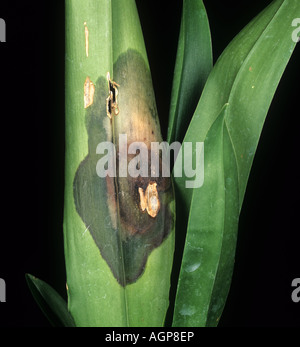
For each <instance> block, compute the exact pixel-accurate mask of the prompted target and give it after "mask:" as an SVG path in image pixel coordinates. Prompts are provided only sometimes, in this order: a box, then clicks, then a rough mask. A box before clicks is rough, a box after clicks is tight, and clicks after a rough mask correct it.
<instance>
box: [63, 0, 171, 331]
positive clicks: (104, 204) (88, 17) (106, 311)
mask: <svg viewBox="0 0 300 347" xmlns="http://www.w3.org/2000/svg"><path fill="white" fill-rule="evenodd" d="M87 42H88V44H87ZM87 48H88V50H87ZM87 51H88V54H87ZM107 72H109V73H110V78H111V81H110V82H108V80H107ZM112 81H115V83H117V85H114V86H115V87H116V88H117V90H118V95H117V104H118V108H113V107H112V106H111V107H110V110H111V112H112V114H111V119H110V118H109V117H108V115H107V108H108V109H109V107H107V98H108V97H109V95H110V94H109V93H110V89H111V88H113V87H110V86H109V85H110V84H113V82H112ZM115 87H114V88H115ZM93 91H94V94H92V93H91V92H93ZM89 93H91V94H89ZM115 93H116V90H115ZM87 95H88V96H89V97H87ZM84 100H85V101H86V107H85V108H84ZM114 110H118V111H119V113H118V115H116V114H114V113H113V112H114ZM119 135H121V136H123V137H124V136H125V135H126V136H127V138H126V141H127V144H126V143H125V142H124V141H123V140H122V138H120V137H119ZM153 141H158V142H161V141H162V138H161V132H160V126H159V120H158V116H157V110H156V105H155V99H154V92H153V87H152V81H151V75H150V70H149V64H148V61H147V55H146V50H145V46H144V42H143V36H142V32H141V27H140V23H139V18H138V13H137V9H136V5H135V1H134V0H127V1H126V2H125V1H123V0H112V1H108V0H90V1H88V2H86V1H82V0H73V1H70V0H68V1H66V179H65V211H64V213H65V214H64V236H65V257H66V269H67V283H68V305H69V309H70V312H71V313H72V316H73V317H74V320H75V322H76V325H77V326H162V325H163V322H164V318H165V315H166V310H167V308H168V295H169V287H170V273H171V267H172V259H173V249H174V230H173V229H174V197H173V186H172V182H171V180H170V179H164V178H162V177H157V178H156V177H153V178H152V177H147V178H140V177H138V178H134V177H132V176H130V175H129V174H128V173H127V172H125V177H122V176H123V175H120V174H119V168H120V166H121V161H120V158H121V154H122V153H123V152H124V151H125V155H124V156H123V158H125V159H126V160H128V163H129V164H130V163H131V159H133V157H134V155H132V154H130V155H127V150H128V146H129V145H130V144H131V143H133V142H143V143H145V146H146V148H147V149H146V153H147V154H148V153H149V148H150V147H149V146H150V143H151V142H153ZM105 144H108V145H109V144H113V145H114V146H113V147H111V146H110V147H109V148H105ZM103 145H104V146H103ZM103 148H105V150H104V151H103ZM114 148H115V150H116V158H117V159H116V163H115V162H113V164H112V166H110V168H111V169H112V171H114V170H115V169H116V174H117V175H116V177H108V176H107V177H100V176H101V175H100V174H99V170H100V171H101V169H103V168H104V169H105V167H106V164H108V163H107V161H108V159H114V154H113V153H114ZM109 151H110V152H109ZM148 158H150V157H148ZM104 164H105V165H104ZM108 165H110V164H108ZM146 165H147V169H148V165H149V163H148V161H147V162H146ZM133 166H134V165H133ZM136 166H137V165H135V168H136ZM102 172H103V170H102ZM153 182H155V184H156V187H157V188H153V187H154V183H153ZM149 186H150V187H152V188H151V189H154V191H155V189H156V190H157V192H156V193H157V196H156V197H157V199H158V200H159V202H160V208H159V210H158V211H156V212H157V214H156V215H150V214H149V209H144V210H142V207H141V204H142V197H143V194H146V191H147V192H149V189H150V188H149V189H148V187H149ZM147 189H148V190H147ZM146 195H147V194H146ZM150 195H151V194H150ZM149 206H150V205H149V203H148V205H147V208H148V207H149ZM158 287H159V288H160V289H159V291H158V290H157V288H158Z"/></svg>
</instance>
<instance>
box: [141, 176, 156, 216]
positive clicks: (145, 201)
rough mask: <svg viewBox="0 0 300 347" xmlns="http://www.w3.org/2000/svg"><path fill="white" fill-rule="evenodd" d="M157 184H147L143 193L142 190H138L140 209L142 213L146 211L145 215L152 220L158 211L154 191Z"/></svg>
mask: <svg viewBox="0 0 300 347" xmlns="http://www.w3.org/2000/svg"><path fill="white" fill-rule="evenodd" d="M156 186H157V183H156V182H154V183H149V184H148V186H147V189H146V191H145V193H144V191H143V189H142V188H139V195H140V208H141V210H142V211H145V210H147V213H148V214H149V216H151V217H152V218H155V217H156V216H157V214H158V212H159V209H160V202H159V196H158V192H157V189H156Z"/></svg>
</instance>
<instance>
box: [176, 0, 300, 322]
mask: <svg viewBox="0 0 300 347" xmlns="http://www.w3.org/2000/svg"><path fill="white" fill-rule="evenodd" d="M298 13H299V14H300V4H299V2H296V1H294V0H291V1H282V0H278V1H273V2H272V3H271V4H270V5H269V6H268V7H267V8H266V9H265V10H264V11H262V12H261V13H260V14H259V15H258V16H257V17H256V18H254V19H253V21H251V22H250V23H249V24H248V25H247V26H246V27H245V28H244V29H243V30H242V31H241V32H240V33H239V34H238V35H237V36H236V38H235V39H234V40H233V41H232V42H231V43H230V44H229V45H228V47H227V48H226V49H225V51H224V52H223V54H222V55H221V57H220V58H219V60H218V62H217V63H216V65H215V67H214V69H213V70H212V72H211V74H210V76H209V78H208V81H207V84H206V86H205V88H204V91H203V93H202V96H201V98H200V101H199V104H198V107H197V109H196V112H195V114H194V116H193V119H192V121H191V123H190V126H189V129H188V131H187V133H186V136H185V139H184V143H185V142H195V141H204V139H206V138H207V135H208V133H209V131H210V129H211V127H212V124H215V123H214V122H215V121H216V119H218V114H219V110H220V109H221V108H222V106H223V105H224V104H225V103H228V107H227V110H226V115H225V124H226V128H227V131H228V136H229V137H230V139H231V141H232V148H233V153H234V159H233V160H232V161H233V162H235V163H236V166H237V173H238V180H237V182H236V185H237V188H238V191H239V196H238V197H237V198H236V200H237V201H239V210H240V208H241V206H242V201H243V198H244V192H245V187H246V184H247V179H248V175H249V172H250V169H251V164H252V160H253V157H254V154H255V150H256V146H257V143H258V140H259V137H260V132H261V129H262V126H263V123H264V119H265V117H266V114H267V111H268V107H269V105H270V103H271V100H272V97H273V95H274V93H275V90H276V87H277V85H278V83H279V81H280V77H281V75H282V73H283V71H284V68H285V66H286V65H287V63H288V60H289V57H290V56H291V54H292V52H293V49H294V48H295V43H294V42H292V39H291V35H292V29H293V28H291V26H290V24H291V22H292V18H293V17H294V16H295V15H297V14H298ZM274 38H276V40H275V39H274ZM277 39H278V40H279V41H280V45H279V44H278V41H277ZM274 56H275V57H276V59H273V58H274ZM254 82H255V83H254ZM253 86H254V88H252V87H253ZM250 133H251V134H250ZM250 135H251V136H250ZM205 176H206V173H204V181H205ZM185 181H186V177H184V176H183V177H182V178H176V177H175V185H176V190H177V192H178V193H177V196H180V198H181V199H180V204H182V205H183V206H185V208H186V210H188V208H187V206H191V213H190V215H189V217H186V220H187V219H188V223H189V227H188V228H189V229H188V232H187V239H186V242H189V239H190V238H191V237H192V236H190V233H191V230H190V223H192V222H193V220H194V219H195V215H197V213H199V210H198V211H197V208H195V206H194V204H195V202H194V201H195V198H194V195H196V196H198V194H199V193H197V192H196V190H194V191H191V190H188V189H185ZM201 189H202V188H201ZM207 194H208V193H207ZM200 198H201V197H199V199H200ZM226 210H227V207H226V206H224V213H228V212H227V211H226ZM193 211H194V212H193ZM229 213H230V212H229ZM232 216H233V217H232V218H233V219H235V217H234V214H233V215H232ZM207 220H209V215H208V216H207ZM212 225H214V224H213V221H212ZM198 242H200V241H198ZM234 243H235V241H232V245H234ZM216 249H218V248H216ZM187 253H188V249H185V250H184V254H183V259H184V261H186V260H185V259H186V257H187ZM233 253H234V251H233ZM221 255H222V253H220V261H219V260H218V258H216V259H215V262H216V270H215V276H216V277H215V278H216V281H217V282H218V281H220V278H222V276H224V275H226V276H227V279H229V282H230V275H231V272H232V265H231V264H232V261H233V260H232V259H231V260H230V259H229V258H228V259H227V260H224V262H223V261H221V259H222V258H221ZM218 267H219V270H218ZM222 267H223V269H222ZM183 272H184V263H183V265H182V268H181V273H183ZM180 281H181V282H183V283H181V284H180V286H182V287H184V285H185V284H184V283H185V282H188V281H189V279H185V278H184V276H183V277H182V278H181V279H180ZM229 282H228V281H227V285H226V287H227V290H228V288H229ZM214 288H216V289H214ZM180 291H182V290H181V289H180V288H179V287H178V294H177V295H183V294H182V292H181V294H179V292H180ZM204 295H206V300H207V301H206V303H205V304H204V303H203V302H202V306H203V307H204V308H203V309H204V310H205V312H202V317H201V316H200V317H199V321H198V322H199V324H201V325H206V324H209V325H210V324H212V325H214V324H216V318H218V317H216V316H214V310H215V305H217V306H218V307H219V309H218V312H221V311H222V305H223V304H224V302H225V301H224V300H225V299H226V295H227V294H226V290H224V292H223V294H221V295H220V294H218V286H217V287H214V286H211V287H210V288H209V289H205V290H204ZM192 297H193V298H194V302H195V304H197V302H199V301H198V299H199V298H197V295H196V290H194V293H193V294H191V295H190V300H191V301H192V300H193V299H192ZM210 302H212V303H213V304H212V306H211V307H210ZM179 311H180V310H179ZM179 311H178V308H177V313H176V316H175V317H177V318H176V319H178V317H179ZM179 321H180V319H179ZM195 322H197V320H196V319H195V321H193V324H196V323H195ZM175 323H176V320H175Z"/></svg>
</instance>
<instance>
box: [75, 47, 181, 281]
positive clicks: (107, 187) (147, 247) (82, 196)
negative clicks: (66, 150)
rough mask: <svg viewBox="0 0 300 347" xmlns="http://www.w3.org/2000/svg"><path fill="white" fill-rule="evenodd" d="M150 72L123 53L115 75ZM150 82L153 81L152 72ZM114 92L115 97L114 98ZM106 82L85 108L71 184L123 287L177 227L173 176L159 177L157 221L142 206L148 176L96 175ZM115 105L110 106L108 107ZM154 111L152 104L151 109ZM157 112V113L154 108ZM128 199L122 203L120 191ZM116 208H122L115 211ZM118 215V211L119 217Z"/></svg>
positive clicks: (99, 82)
mask: <svg viewBox="0 0 300 347" xmlns="http://www.w3.org/2000/svg"><path fill="white" fill-rule="evenodd" d="M141 64H143V65H144V66H142V68H143V70H146V71H148V70H147V68H146V67H145V63H144V61H143V59H142V57H141V56H140V55H139V54H138V53H137V52H135V51H132V50H130V51H128V52H126V53H125V54H123V55H122V56H121V57H120V58H119V60H118V61H117V62H116V64H115V65H114V71H117V70H119V71H120V70H122V69H123V68H126V69H127V73H128V74H129V73H134V71H136V66H141ZM148 73H149V76H146V78H148V79H149V78H151V76H150V72H148ZM114 98H115V94H113V100H115V99H114ZM106 99H107V80H106V79H105V78H103V77H101V78H99V79H98V80H97V82H96V84H95V95H94V103H93V105H91V106H90V107H89V108H88V109H87V110H86V129H87V133H88V154H87V156H86V157H85V158H84V159H83V161H82V162H81V163H80V165H79V166H78V168H77V171H76V174H75V178H74V182H73V196H74V203H75V207H76V210H77V212H78V214H79V216H80V217H81V219H82V221H83V222H84V224H85V226H86V228H88V230H89V232H90V234H91V236H92V237H93V240H94V242H95V244H96V245H97V247H98V249H99V251H100V253H101V255H102V257H103V258H104V259H105V261H106V262H107V264H108V265H109V267H110V269H111V271H112V273H113V275H114V277H115V278H116V280H117V281H118V282H119V283H120V284H121V285H122V286H125V285H126V284H130V283H133V282H135V281H136V280H137V279H138V278H139V277H140V276H141V274H142V273H143V271H144V268H145V265H146V262H147V259H148V256H149V254H150V253H151V251H152V250H153V249H154V248H156V247H159V246H160V244H161V243H162V242H163V240H164V239H165V238H166V237H167V236H168V235H169V233H170V231H171V230H172V228H173V223H174V220H173V213H172V212H171V209H170V208H169V204H170V202H171V201H172V200H173V190H172V183H171V180H170V178H162V177H158V178H155V180H156V181H157V186H158V194H159V199H160V201H161V202H162V206H161V210H160V212H159V214H158V215H157V217H156V218H155V219H153V218H152V217H150V216H149V215H148V214H147V213H143V212H141V209H140V207H139V194H138V188H139V187H142V188H143V189H144V190H145V189H146V187H147V185H148V184H149V182H150V180H151V177H149V178H143V177H138V178H131V177H125V178H117V179H113V178H100V177H98V176H97V173H96V165H97V161H98V160H99V159H100V156H99V155H97V154H96V147H97V145H98V144H99V143H100V142H103V141H112V139H111V138H107V132H106V127H105V125H104V122H107V120H108V118H107V115H106V105H105V103H106ZM110 107H111V105H110ZM149 107H150V108H153V105H150V106H149ZM151 112H153V113H151V114H154V110H153V109H152V110H151ZM116 192H118V194H119V195H120V194H121V195H122V196H123V197H124V199H118V198H117V193H116ZM116 204H119V206H118V208H116ZM117 211H119V212H118V213H119V214H117Z"/></svg>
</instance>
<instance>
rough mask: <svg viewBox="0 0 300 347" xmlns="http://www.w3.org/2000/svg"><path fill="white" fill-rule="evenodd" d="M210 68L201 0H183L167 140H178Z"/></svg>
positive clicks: (181, 138)
mask: <svg viewBox="0 0 300 347" xmlns="http://www.w3.org/2000/svg"><path fill="white" fill-rule="evenodd" d="M211 69H212V46H211V37H210V29H209V23H208V18H207V14H206V10H205V7H204V4H203V2H202V0H186V1H184V2H183V11H182V19H181V28H180V36H179V41H178V49H177V58H176V64H175V71H174V80H173V88H172V96H171V106H170V116H169V127H168V142H169V143H171V142H174V141H180V142H181V141H182V140H183V137H184V134H185V132H186V130H187V128H188V125H189V122H190V120H191V118H192V115H193V113H194V111H195V108H196V106H197V103H198V101H199V97H200V95H201V93H202V90H203V87H204V85H205V82H206V80H207V77H208V75H209V73H210V71H211Z"/></svg>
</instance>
